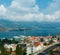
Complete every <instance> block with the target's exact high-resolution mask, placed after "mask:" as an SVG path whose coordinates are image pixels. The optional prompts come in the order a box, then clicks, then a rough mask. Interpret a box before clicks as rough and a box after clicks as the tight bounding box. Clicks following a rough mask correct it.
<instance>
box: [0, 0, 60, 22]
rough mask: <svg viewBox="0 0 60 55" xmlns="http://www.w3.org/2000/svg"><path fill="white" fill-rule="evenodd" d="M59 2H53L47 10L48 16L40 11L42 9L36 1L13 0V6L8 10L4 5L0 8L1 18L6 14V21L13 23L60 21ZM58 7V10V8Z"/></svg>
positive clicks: (56, 0) (54, 0) (55, 0)
mask: <svg viewBox="0 0 60 55" xmlns="http://www.w3.org/2000/svg"><path fill="white" fill-rule="evenodd" d="M58 1H59V0H53V2H52V3H51V4H50V6H48V7H47V8H46V9H45V11H46V13H47V14H44V13H43V12H41V11H40V10H39V9H40V8H39V7H38V5H37V4H36V0H13V1H12V3H11V5H10V6H9V7H7V8H5V7H4V6H3V5H1V6H0V12H1V13H0V14H1V15H0V16H3V14H5V15H4V19H8V20H11V21H37V22H42V21H44V22H55V21H60V10H59V5H58V3H59V2H58ZM55 4H56V5H55ZM54 5H55V6H54ZM57 6H58V8H56V7H57ZM50 12H51V13H50Z"/></svg>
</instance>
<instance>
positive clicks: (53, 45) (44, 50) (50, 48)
mask: <svg viewBox="0 0 60 55" xmlns="http://www.w3.org/2000/svg"><path fill="white" fill-rule="evenodd" d="M58 45H60V43H54V44H52V45H50V46H48V47H45V48H43V49H42V50H40V51H37V52H36V53H34V54H33V55H41V54H40V53H47V52H48V51H50V50H52V49H54V48H56V47H57V46H58Z"/></svg>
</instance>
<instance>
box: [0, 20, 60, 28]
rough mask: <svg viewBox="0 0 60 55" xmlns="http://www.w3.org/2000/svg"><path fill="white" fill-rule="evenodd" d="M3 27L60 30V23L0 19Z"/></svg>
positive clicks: (0, 24)
mask: <svg viewBox="0 0 60 55" xmlns="http://www.w3.org/2000/svg"><path fill="white" fill-rule="evenodd" d="M0 26H2V27H12V28H15V27H28V28H29V27H31V28H60V22H22V21H20V22H14V21H9V20H2V19H0Z"/></svg>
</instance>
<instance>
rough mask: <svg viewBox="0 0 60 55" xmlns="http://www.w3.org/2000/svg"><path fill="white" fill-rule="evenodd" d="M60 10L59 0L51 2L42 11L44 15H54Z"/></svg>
mask: <svg viewBox="0 0 60 55" xmlns="http://www.w3.org/2000/svg"><path fill="white" fill-rule="evenodd" d="M58 10H60V0H53V2H51V4H50V5H49V6H48V7H47V8H46V9H45V10H44V12H45V13H54V12H56V11H58Z"/></svg>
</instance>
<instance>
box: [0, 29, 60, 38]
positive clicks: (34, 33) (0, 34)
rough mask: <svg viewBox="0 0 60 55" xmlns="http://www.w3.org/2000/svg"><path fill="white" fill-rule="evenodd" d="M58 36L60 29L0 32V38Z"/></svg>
mask: <svg viewBox="0 0 60 55" xmlns="http://www.w3.org/2000/svg"><path fill="white" fill-rule="evenodd" d="M49 33H50V35H52V36H55V35H60V29H49V28H47V29H46V28H45V29H32V30H25V31H5V32H4V31H2V32H0V38H12V37H14V36H19V35H26V36H48V35H49Z"/></svg>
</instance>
